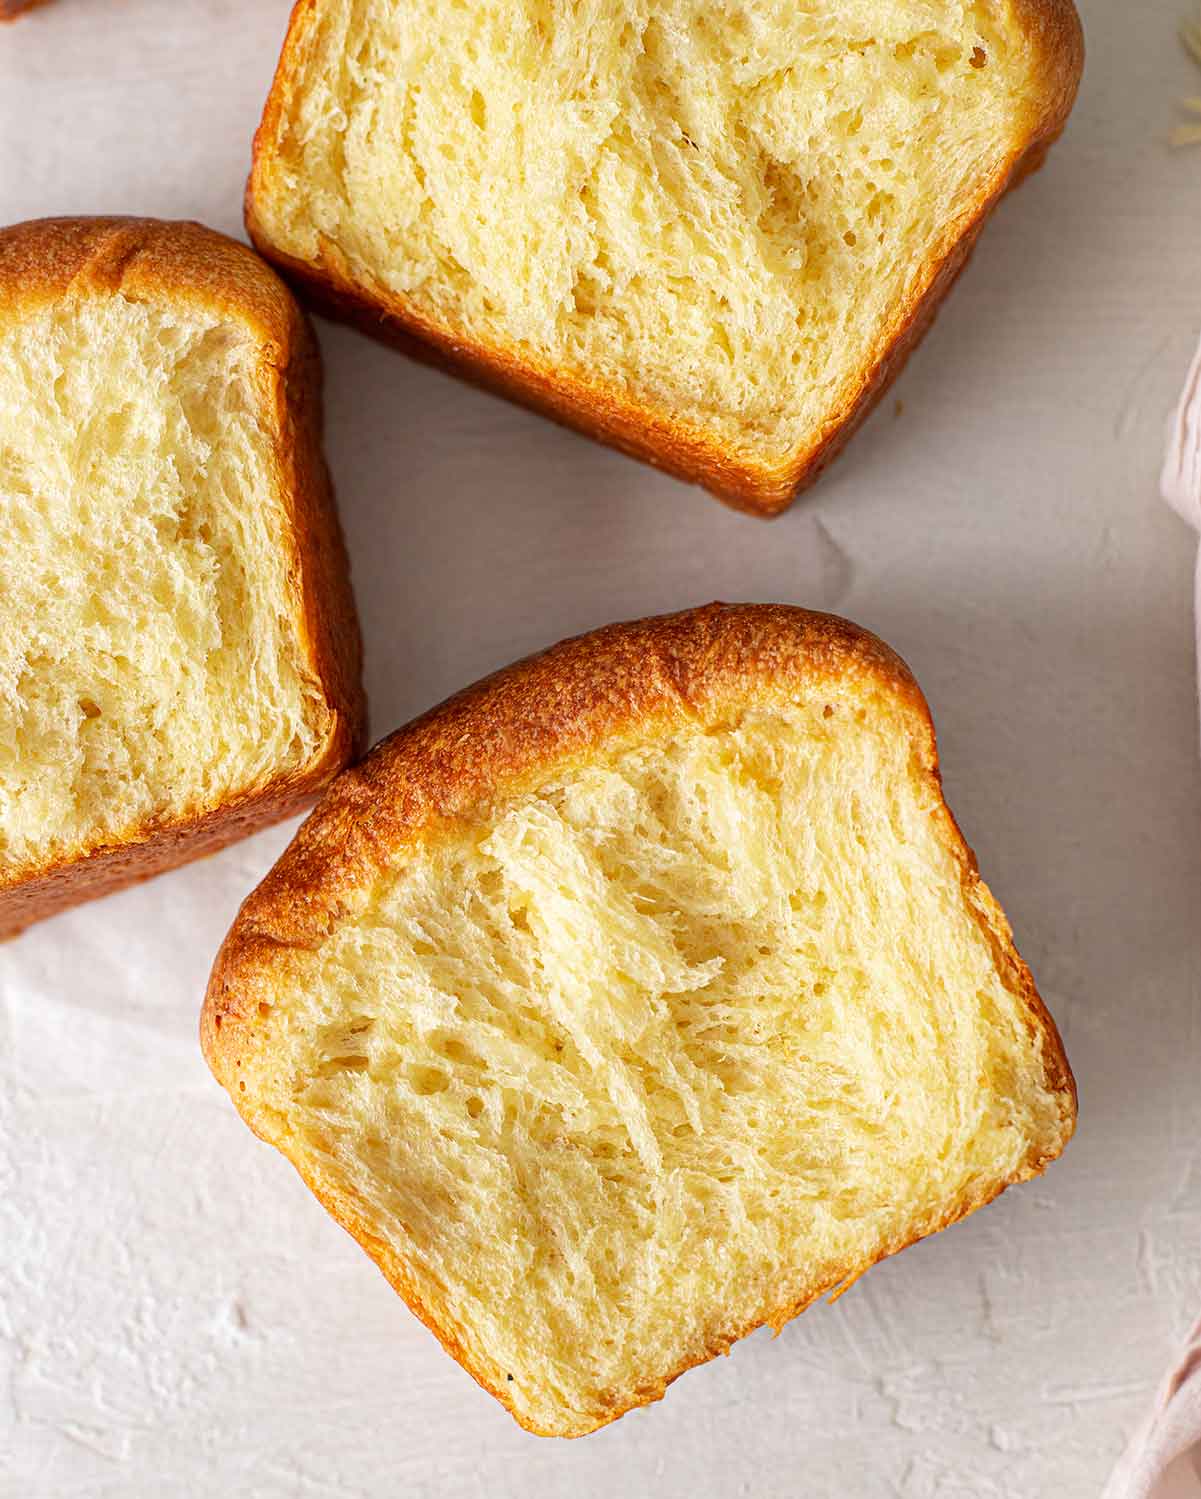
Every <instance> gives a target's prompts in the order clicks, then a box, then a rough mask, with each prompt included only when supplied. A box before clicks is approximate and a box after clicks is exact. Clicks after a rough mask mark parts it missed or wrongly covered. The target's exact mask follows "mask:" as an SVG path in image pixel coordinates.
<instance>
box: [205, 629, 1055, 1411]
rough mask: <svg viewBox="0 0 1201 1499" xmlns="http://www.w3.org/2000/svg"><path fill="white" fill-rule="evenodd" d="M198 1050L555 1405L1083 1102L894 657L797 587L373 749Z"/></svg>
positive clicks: (977, 1198)
mask: <svg viewBox="0 0 1201 1499" xmlns="http://www.w3.org/2000/svg"><path fill="white" fill-rule="evenodd" d="M202 1041H203V1046H204V1050H205V1054H206V1056H207V1058H208V1061H209V1064H210V1066H211V1067H212V1069H213V1071H214V1073H215V1074H216V1076H217V1077H218V1079H219V1080H220V1081H221V1082H222V1083H223V1084H224V1086H225V1087H226V1088H227V1089H228V1090H229V1092H230V1094H231V1096H232V1098H233V1100H234V1102H235V1103H236V1105H237V1107H238V1109H239V1110H240V1111H241V1113H242V1114H243V1116H244V1117H245V1119H246V1120H247V1122H248V1123H249V1124H250V1126H251V1127H252V1128H253V1129H254V1130H255V1131H256V1133H258V1134H259V1135H261V1136H262V1137H263V1139H265V1140H268V1141H270V1142H271V1143H272V1144H273V1145H276V1146H278V1148H279V1149H280V1150H281V1151H283V1153H284V1154H285V1155H286V1156H287V1157H288V1158H289V1159H290V1160H291V1161H292V1163H293V1164H294V1165H295V1167H296V1168H297V1170H298V1171H299V1172H300V1174H301V1176H302V1177H303V1178H304V1180H305V1181H306V1182H307V1183H308V1184H309V1186H310V1187H311V1188H312V1189H313V1191H314V1192H315V1193H316V1194H317V1196H318V1197H319V1198H320V1199H321V1201H322V1202H323V1203H324V1204H325V1206H326V1207H327V1208H328V1209H329V1211H330V1212H331V1213H332V1214H333V1215H334V1217H335V1218H337V1219H338V1221H339V1222H340V1223H342V1224H343V1225H344V1226H345V1227H346V1228H347V1229H349V1231H350V1232H351V1233H352V1234H353V1235H354V1236H355V1238H356V1239H358V1240H359V1242H360V1243H361V1244H362V1245H363V1247H364V1248H365V1249H366V1250H367V1252H368V1253H369V1254H370V1255H371V1256H372V1258H373V1259H374V1260H375V1261H376V1262H377V1263H378V1264H379V1266H380V1268H381V1269H382V1270H383V1272H384V1274H385V1275H386V1276H387V1278H388V1280H389V1281H390V1282H391V1283H392V1285H393V1286H394V1287H395V1288H396V1290H397V1291H399V1292H400V1294H401V1295H402V1296H403V1297H404V1298H405V1300H406V1301H407V1302H408V1304H409V1305H410V1306H411V1307H412V1309H413V1310H414V1311H415V1312H416V1314H417V1315H418V1316H419V1317H420V1318H421V1319H422V1320H423V1321H424V1322H425V1323H426V1324H427V1325H428V1326H429V1327H430V1328H431V1329H432V1330H433V1332H434V1333H435V1334H436V1335H437V1337H438V1338H439V1339H440V1340H441V1342H442V1343H443V1344H444V1346H445V1347H446V1349H447V1350H448V1351H449V1352H450V1353H451V1354H452V1355H453V1356H454V1357H455V1358H456V1359H458V1360H459V1361H460V1362H461V1363H462V1364H463V1365H464V1367H465V1368H466V1369H468V1370H469V1371H470V1373H471V1374H473V1375H474V1376H475V1378H476V1379H477V1380H478V1381H479V1382H480V1383H481V1384H482V1385H483V1386H484V1387H485V1388H486V1389H488V1390H490V1391H491V1392H492V1393H493V1394H494V1395H496V1397H497V1398H498V1399H499V1400H500V1401H502V1402H503V1404H504V1405H506V1406H507V1407H508V1409H509V1410H510V1411H511V1412H512V1413H513V1415H514V1416H515V1417H516V1418H517V1420H518V1421H519V1422H520V1423H521V1424H522V1425H523V1426H525V1427H527V1428H528V1429H529V1430H531V1431H535V1432H539V1433H543V1434H548V1435H549V1434H553V1435H558V1436H576V1435H580V1434H582V1433H584V1432H588V1431H591V1430H592V1429H593V1428H595V1427H597V1426H600V1425H603V1424H604V1423H605V1422H607V1421H612V1420H614V1419H615V1418H616V1417H618V1416H620V1415H621V1414H622V1413H623V1412H625V1411H627V1410H629V1409H630V1408H631V1407H633V1406H636V1405H641V1404H645V1403H646V1402H648V1401H651V1400H656V1399H658V1398H659V1397H660V1396H661V1395H662V1394H663V1392H664V1389H665V1388H666V1386H667V1384H668V1383H669V1382H670V1381H671V1380H673V1379H675V1377H676V1376H677V1375H678V1374H680V1373H681V1372H683V1371H684V1370H685V1369H688V1368H690V1367H691V1366H692V1365H694V1364H698V1363H701V1362H702V1361H704V1360H705V1359H708V1358H712V1357H713V1356H714V1355H715V1354H717V1353H721V1352H725V1351H727V1350H728V1349H729V1346H730V1344H731V1343H732V1342H733V1341H734V1340H735V1339H736V1338H740V1337H742V1336H743V1335H744V1334H746V1333H748V1332H750V1331H751V1330H752V1329H753V1328H755V1327H758V1326H760V1325H762V1324H763V1323H771V1324H772V1325H773V1326H774V1327H776V1328H779V1327H780V1326H781V1325H782V1324H783V1323H784V1322H786V1321H787V1320H788V1319H789V1318H790V1317H792V1316H795V1315H796V1313H797V1312H799V1311H801V1310H802V1309H803V1308H804V1307H806V1306H807V1305H808V1304H809V1303H810V1302H811V1301H813V1300H814V1299H815V1298H816V1297H818V1296H820V1295H821V1294H822V1293H823V1292H826V1291H830V1290H833V1289H834V1288H836V1287H839V1286H844V1285H846V1284H847V1283H848V1282H850V1281H851V1280H853V1279H854V1278H855V1277H856V1276H858V1275H860V1274H862V1273H863V1272H864V1271H865V1270H866V1269H867V1268H868V1267H869V1266H871V1265H873V1264H874V1263H875V1262H876V1261H877V1260H879V1259H881V1258H883V1257H884V1256H885V1255H888V1254H892V1253H894V1252H895V1251H897V1250H898V1249H901V1248H903V1247H904V1246H905V1245H907V1244H911V1243H912V1242H913V1241H914V1240H915V1239H919V1238H921V1237H922V1236H923V1235H925V1234H930V1233H933V1232H934V1231H935V1230H937V1229H940V1228H943V1227H945V1226H946V1225H947V1224H949V1223H952V1222H954V1221H955V1220H956V1219H958V1218H962V1217H963V1216H964V1215H965V1214H967V1213H970V1212H972V1211H973V1210H974V1209H975V1208H978V1207H980V1206H982V1205H983V1204H985V1203H987V1202H989V1201H990V1200H991V1199H992V1198H994V1197H995V1196H996V1195H997V1194H998V1193H999V1192H1000V1191H1001V1190H1002V1189H1003V1188H1005V1187H1006V1186H1009V1185H1011V1184H1012V1183H1014V1182H1019V1181H1023V1180H1025V1179H1026V1178H1028V1177H1031V1176H1033V1175H1035V1174H1036V1173H1037V1172H1039V1171H1041V1170H1042V1169H1043V1167H1044V1166H1045V1165H1046V1164H1047V1163H1048V1161H1050V1160H1051V1159H1052V1158H1054V1157H1055V1156H1057V1155H1058V1154H1059V1153H1060V1151H1061V1150H1062V1149H1063V1148H1064V1145H1065V1144H1066V1142H1067V1140H1068V1138H1069V1137H1070V1135H1071V1133H1072V1129H1073V1127H1074V1122H1075V1113H1076V1100H1075V1088H1074V1084H1073V1081H1072V1076H1071V1073H1070V1071H1069V1069H1068V1064H1067V1061H1066V1059H1065V1057H1064V1054H1063V1048H1062V1045H1061V1043H1060V1040H1059V1036H1058V1034H1057V1033H1056V1030H1055V1026H1054V1024H1053V1023H1052V1021H1051V1019H1050V1017H1049V1016H1048V1014H1047V1012H1046V1010H1045V1009H1044V1008H1043V1005H1042V1003H1041V1001H1040V1000H1039V997H1038V994H1037V993H1036V991H1035V988H1034V984H1033V982H1032V980H1031V977H1030V974H1029V972H1028V970H1027V969H1026V967H1025V965H1024V964H1023V962H1022V960H1021V958H1020V957H1019V956H1018V954H1017V952H1016V950H1015V948H1014V945H1013V941H1012V938H1011V935H1010V931H1009V927H1008V926H1007V924H1006V921H1005V918H1004V916H1003V915H1002V913H1001V911H1000V909H999V908H998V906H997V904H996V902H995V901H994V900H993V898H992V896H991V895H990V894H989V891H988V889H987V888H986V887H985V885H984V884H982V883H981V881H980V878H979V876H978V874H977V872H976V865H975V862H974V860H973V858H972V855H971V852H970V850H969V849H968V848H967V846H966V845H965V844H964V841H963V838H962V837H961V835H960V833H959V830H958V829H957V827H956V825H955V822H954V820H953V819H952V817H951V814H950V812H949V811H948V810H947V807H946V805H945V803H944V802H943V799H942V794H941V789H940V782H939V775H938V762H937V756H936V753H935V745H934V733H933V729H932V726H931V723H930V717H929V713H928V711H927V709H926V705H925V702H924V701H923V699H922V696H921V693H920V692H919V691H918V688H917V685H916V684H915V682H914V680H913V678H912V677H911V676H910V674H909V672H908V670H907V669H906V667H905V665H904V664H903V663H902V662H901V661H900V660H899V659H898V657H896V656H895V655H893V653H892V652H891V651H890V650H888V648H887V647H886V646H884V645H882V644H881V643H880V642H879V641H878V640H876V639H874V638H873V637H872V636H871V635H868V634H866V633H865V632H864V631H862V630H859V629H857V628H856V627H855V626H854V625H850V624H847V623H846V622H845V621H843V620H839V619H835V618H833V617H832V616H829V615H821V614H810V613H807V612H806V611H804V610H800V609H789V608H772V607H755V606H747V607H736V608H726V607H723V606H719V605H714V606H712V607H710V608H707V609H700V610H695V611H692V612H689V613H685V614H679V615H673V616H667V617H664V618H661V619H651V620H645V621H642V622H641V623H637V624H630V625H618V626H614V627H612V628H610V629H605V630H600V631H598V632H596V633H595V634H592V635H586V636H583V637H581V638H580V639H578V640H572V641H568V642H566V643H565V644H563V645H559V646H556V647H555V648H554V649H553V650H551V651H548V652H547V653H546V654H545V655H542V656H539V657H536V658H534V659H532V660H529V661H525V662H522V663H521V664H519V665H517V666H513V667H511V668H509V669H508V670H507V671H504V672H501V673H500V674H499V675H498V676H495V677H492V678H490V679H489V680H487V681H485V682H481V683H479V684H478V685H477V686H475V687H472V688H469V689H468V690H467V691H466V692H464V693H462V694H461V695H460V696H458V697H456V698H453V699H451V701H449V702H448V703H445V704H443V705H442V706H441V707H440V708H436V709H434V711H433V712H431V713H429V714H427V715H426V716H425V717H424V718H422V719H419V720H418V721H417V722H415V723H413V724H410V725H409V726H408V727H407V728H404V729H401V730H400V731H399V732H398V733H396V734H394V735H393V736H392V737H391V738H390V739H387V740H385V741H384V742H383V743H382V744H380V745H379V746H377V747H376V749H375V750H374V751H373V752H372V754H371V755H370V756H369V757H368V758H367V760H366V761H365V762H364V763H363V764H362V765H361V766H359V767H357V768H355V769H353V770H350V771H347V772H346V773H345V774H344V775H343V776H341V777H339V779H338V780H337V781H336V782H335V783H334V785H333V786H332V787H331V788H330V790H329V792H328V793H327V795H326V796H325V798H324V799H323V801H322V802H321V804H320V805H319V807H318V808H317V810H316V811H315V812H314V813H313V815H312V816H311V817H310V818H309V820H308V822H306V823H305V824H304V826H303V827H302V828H301V830H300V832H299V834H298V835H297V837H296V839H295V840H294V842H293V843H292V845H291V847H290V848H289V849H288V850H287V852H286V853H285V854H284V856H283V858H282V859H281V860H280V862H279V863H278V864H277V865H276V867H275V869H274V870H273V871H272V872H271V874H270V875H269V876H268V877H267V879H266V880H265V881H264V882H263V884H262V885H261V886H260V887H259V889H258V890H256V891H255V892H254V893H253V894H252V895H251V896H250V898H249V899H248V900H247V901H246V903H245V905H244V906H243V907H242V910H241V913H240V914H239V916H238V919H237V921H236V922H235V924H234V927H233V929H232V931H231V932H230V934H229V936H228V937H227V939H226V941H225V945H224V947H223V948H222V950H221V953H220V956H219V957H218V959H217V963H216V967H215V969H214V971H213V976H212V980H211V982H210V985H209V990H208V996H207V999H206V1002H205V1007H204V1015H203V1019H202Z"/></svg>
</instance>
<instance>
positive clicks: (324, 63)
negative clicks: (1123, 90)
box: [247, 0, 1082, 513]
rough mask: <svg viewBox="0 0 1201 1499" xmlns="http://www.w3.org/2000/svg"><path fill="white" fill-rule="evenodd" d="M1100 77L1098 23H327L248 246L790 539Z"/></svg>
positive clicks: (491, 12)
mask: <svg viewBox="0 0 1201 1499" xmlns="http://www.w3.org/2000/svg"><path fill="white" fill-rule="evenodd" d="M1081 61H1082V46H1081V38H1080V29H1079V22H1078V19H1077V17H1076V13H1075V10H1074V9H1073V6H1072V4H1071V0H852V3H847V0H812V3H809V4H804V5H801V4H797V3H796V0H745V3H741V4H736V5H730V6H714V5H712V4H709V3H707V0H656V3H654V4H651V3H650V0H587V3H575V0H572V3H565V0H479V3H475V4H472V5H462V6H453V5H445V4H442V3H440V0H301V3H299V4H298V5H297V6H296V8H295V11H294V13H293V18H292V24H291V28H290V30H289V33H288V38H287V41H286V43H285V47H284V52H283V56H282V59H281V62H280V66H279V70H278V73H277V76H276V81H275V86H274V88H273V91H272V93H271V97H270V99H269V100H268V103H267V108H266V111H265V114H264V117H263V122H262V125H261V127H260V130H259V133H258V136H257V140H256V151H255V163H254V168H253V172H252V175H251V180H250V186H249V191H248V197H247V222H248V226H249V228H250V231H251V234H252V237H253V238H254V240H255V242H256V243H257V244H258V245H259V247H260V249H262V250H263V252H264V253H265V254H267V255H268V256H269V257H270V258H272V259H274V260H275V261H276V262H277V263H278V264H279V265H280V266H281V267H282V268H283V269H284V270H285V271H286V272H287V273H289V274H291V275H293V276H294V277H296V278H298V279H299V280H300V281H301V282H302V283H303V284H305V285H306V286H307V287H308V288H309V290H310V291H311V292H312V293H313V294H314V295H315V296H316V297H317V298H318V300H319V301H320V303H321V305H323V306H324V307H325V308H326V309H328V310H331V311H334V312H339V311H341V312H344V313H347V314H348V315H350V316H352V317H353V318H355V319H356V320H357V321H360V322H362V323H365V324H366V326H368V327H369V328H372V329H374V330H375V331H377V332H381V333H383V334H385V335H386V336H389V335H390V336H392V337H395V338H398V339H400V340H401V341H402V342H406V341H409V340H412V339H415V340H418V341H420V346H419V347H418V348H417V349H416V351H417V352H421V351H422V348H421V346H423V348H424V352H425V353H426V354H428V355H431V356H436V357H438V358H439V359H440V360H441V361H443V362H449V363H451V364H452V365H454V366H455V367H456V368H458V369H459V370H460V371H461V372H463V373H466V374H468V375H470V376H473V377H475V378H478V379H481V380H483V381H485V382H486V383H490V384H492V385H494V386H498V387H499V388H501V389H502V390H503V391H504V392H505V393H507V394H510V395H513V396H516V397H517V398H519V399H522V400H526V401H529V402H532V403H533V404H535V405H538V406H541V407H543V408H544V409H547V410H549V411H550V413H551V414H552V415H555V416H557V417H559V418H561V419H563V420H566V421H569V422H571V423H573V424H574V425H577V426H580V427H582V428H584V429H585V430H587V431H589V432H591V433H592V434H593V435H595V436H599V437H602V438H605V439H607V440H610V441H612V442H615V443H616V444H617V445H618V446H621V447H623V448H625V449H627V450H628V451H631V452H635V453H637V454H638V455H639V456H641V457H644V458H648V459H649V460H651V461H652V462H654V463H657V464H659V465H661V466H662V467H665V468H667V469H669V470H671V471H672V472H675V473H677V474H679V475H681V476H683V477H685V478H689V479H694V480H697V481H699V482H701V483H703V484H705V485H707V486H708V487H709V488H711V489H712V490H713V491H714V492H715V493H717V494H719V495H720V496H721V497H722V498H724V499H727V500H729V501H731V502H732V503H734V504H737V505H740V506H742V507H743V508H747V509H750V510H755V511H759V512H765V513H771V512H774V511H776V510H779V509H781V508H782V507H783V506H784V505H786V504H787V503H788V501H789V500H790V499H791V498H792V496H793V495H794V494H795V492H796V491H797V489H798V488H799V487H800V486H802V485H803V484H804V483H805V482H807V481H808V480H809V479H811V478H812V477H813V476H814V475H815V474H816V472H817V471H818V469H819V468H820V467H821V466H822V465H823V464H824V463H825V462H826V461H828V459H829V458H830V457H831V456H832V455H833V453H834V451H835V450H836V448H837V446H838V445H839V444H840V443H841V442H842V441H843V440H844V439H845V437H846V436H847V435H849V432H850V429H851V425H852V423H853V422H854V420H855V419H856V417H857V416H859V415H861V414H862V413H863V412H864V411H865V410H866V408H867V406H868V405H869V404H870V401H871V400H872V398H873V397H874V396H876V395H878V394H879V392H880V391H881V390H882V389H883V387H884V385H885V384H886V383H887V380H888V379H889V378H890V377H891V375H892V374H893V373H895V371H896V370H897V369H899V367H900V364H901V362H902V361H903V358H904V355H905V353H906V352H907V350H908V348H909V347H910V345H911V344H912V343H913V342H914V341H915V340H916V338H917V337H918V336H919V335H920V333H921V331H922V330H923V328H924V326H925V324H926V322H927V321H928V319H929V316H930V315H931V314H932V311H933V308H934V305H935V304H936V302H937V301H938V300H939V299H940V297H941V296H942V294H943V292H944V291H945V290H946V289H947V287H948V286H949V284H950V282H951V280H952V279H953V277H954V274H955V272H956V271H957V270H958V268H959V266H960V265H961V264H962V261H963V260H964V258H965V257H966V255H967V253H968V250H969V249H970V246H971V244H972V242H973V240H974V236H975V233H976V230H977V228H978V225H979V223H980V220H981V218H982V217H983V215H984V214H985V213H986V212H987V211H988V209H989V208H990V207H991V206H992V205H993V203H994V202H995V200H996V199H997V197H998V196H999V195H1000V194H1001V193H1002V192H1003V191H1004V189H1005V188H1006V187H1007V186H1008V185H1010V183H1011V182H1012V181H1014V180H1016V178H1017V177H1018V176H1020V175H1021V174H1022V173H1023V172H1025V171H1026V170H1028V169H1029V168H1031V167H1032V166H1034V165H1036V164H1037V163H1038V161H1040V160H1041V156H1042V154H1043V152H1044V151H1045V148H1046V146H1047V145H1048V143H1049V142H1050V140H1051V139H1052V138H1053V137H1054V136H1055V135H1056V134H1057V133H1058V132H1059V130H1060V128H1061V127H1062V125H1063V122H1064V120H1065V118H1066V116H1067V112H1068V110H1069V109H1070V107H1071V103H1072V99H1073V97H1074V94H1075V89H1076V84H1077V80H1078V77H1079V72H1080V67H1081Z"/></svg>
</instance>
